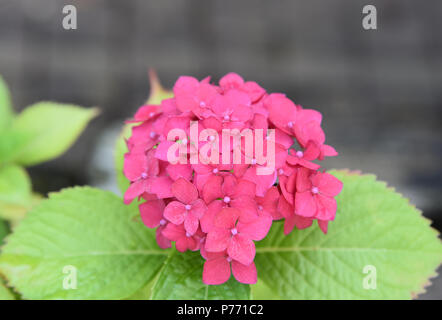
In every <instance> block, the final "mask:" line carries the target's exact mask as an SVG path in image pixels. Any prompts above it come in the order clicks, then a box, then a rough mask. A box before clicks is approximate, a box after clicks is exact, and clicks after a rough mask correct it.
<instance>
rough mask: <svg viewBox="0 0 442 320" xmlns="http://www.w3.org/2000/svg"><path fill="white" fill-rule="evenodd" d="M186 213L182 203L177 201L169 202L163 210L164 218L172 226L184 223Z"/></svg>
mask: <svg viewBox="0 0 442 320" xmlns="http://www.w3.org/2000/svg"><path fill="white" fill-rule="evenodd" d="M186 214H187V211H186V208H185V206H184V204H183V203H181V202H178V201H172V202H170V203H169V204H168V205H167V206H166V208H165V209H164V217H165V218H166V219H167V220H169V221H170V222H172V223H173V224H176V225H180V224H182V223H183V222H184V218H185V217H186Z"/></svg>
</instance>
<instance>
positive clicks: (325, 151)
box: [319, 144, 338, 160]
mask: <svg viewBox="0 0 442 320" xmlns="http://www.w3.org/2000/svg"><path fill="white" fill-rule="evenodd" d="M337 155H338V152H337V151H336V150H335V148H333V147H332V146H329V145H327V144H323V145H322V146H321V154H320V156H319V160H323V159H324V157H335V156H337Z"/></svg>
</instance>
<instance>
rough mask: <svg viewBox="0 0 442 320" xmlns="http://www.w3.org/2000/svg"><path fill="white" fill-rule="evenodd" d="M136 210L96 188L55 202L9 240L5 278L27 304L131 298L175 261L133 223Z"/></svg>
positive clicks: (67, 193) (0, 267)
mask: <svg viewBox="0 0 442 320" xmlns="http://www.w3.org/2000/svg"><path fill="white" fill-rule="evenodd" d="M131 210H132V207H129V206H125V205H124V204H123V201H122V199H120V198H119V197H117V196H116V195H114V194H112V193H110V192H105V191H101V190H97V189H93V188H73V189H66V190H64V191H62V192H60V193H54V194H51V195H50V197H49V199H48V200H44V201H42V202H41V203H40V205H38V206H37V207H35V208H34V209H33V210H31V212H29V214H28V215H27V216H26V217H25V219H23V220H22V222H21V223H20V224H19V225H18V227H17V228H16V229H15V230H14V233H13V234H12V235H11V236H10V237H8V239H7V244H6V245H5V246H4V247H3V253H2V255H1V256H0V272H1V273H2V274H4V275H5V276H6V278H7V279H8V280H9V283H10V284H11V285H12V286H13V287H14V288H16V289H17V291H19V292H20V293H22V294H23V297H24V298H26V299H123V298H126V297H129V296H131V295H133V294H134V293H136V292H137V291H138V290H139V289H141V288H142V287H144V286H145V285H146V284H147V283H149V281H150V280H151V279H153V277H154V276H155V274H156V273H157V272H158V270H159V269H160V268H161V266H162V264H163V262H164V261H165V260H166V257H167V254H168V251H167V250H162V249H160V248H159V247H158V245H157V243H156V241H155V236H154V232H153V231H152V230H150V229H148V228H146V227H145V226H144V225H143V224H142V223H141V222H135V221H133V220H132V219H131V216H133V213H132V212H131ZM74 268H75V269H74ZM64 272H65V273H64ZM75 276H76V280H77V283H76V289H73V287H75V286H74V281H73V279H74V278H75Z"/></svg>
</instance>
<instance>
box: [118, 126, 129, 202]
mask: <svg viewBox="0 0 442 320" xmlns="http://www.w3.org/2000/svg"><path fill="white" fill-rule="evenodd" d="M132 127H133V125H131V124H127V125H125V126H124V127H123V130H122V132H121V134H120V136H119V137H118V139H117V143H116V144H115V171H116V176H117V184H118V188H119V189H120V191H121V194H124V193H125V192H126V190H127V188H129V184H130V183H129V180H128V179H127V178H126V177H125V176H124V174H123V166H124V154H125V153H127V152H128V151H129V150H128V149H127V144H126V139H128V138H129V137H130V135H131V132H132Z"/></svg>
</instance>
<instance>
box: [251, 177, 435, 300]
mask: <svg viewBox="0 0 442 320" xmlns="http://www.w3.org/2000/svg"><path fill="white" fill-rule="evenodd" d="M332 174H334V175H335V176H336V177H338V178H339V179H340V180H342V181H343V183H344V189H343V191H342V193H341V194H340V195H339V196H338V199H337V200H338V212H337V215H336V219H335V221H333V222H331V223H330V224H329V232H328V234H327V235H323V234H322V233H321V231H320V230H319V228H318V226H317V225H316V223H315V224H314V225H313V226H312V227H311V228H308V229H305V230H294V231H293V233H291V234H290V235H288V236H284V234H283V225H282V223H275V224H274V226H273V227H272V229H271V231H270V233H269V234H268V235H267V237H266V238H265V239H264V240H263V241H261V242H258V243H257V249H256V265H257V269H258V276H259V278H260V280H258V281H264V282H265V284H266V285H267V287H268V288H270V289H271V290H272V291H273V292H274V294H276V295H278V296H279V297H281V298H283V299H410V298H412V297H415V296H416V294H418V293H420V292H422V291H423V287H424V286H425V285H427V284H428V279H429V277H432V276H435V270H436V268H437V267H438V266H439V264H440V263H441V261H442V245H441V242H440V240H439V239H438V234H437V232H436V231H435V230H434V229H432V228H430V226H429V225H430V222H429V221H428V220H426V219H424V218H423V217H422V216H421V214H420V212H419V211H418V210H416V209H415V208H414V207H413V206H411V205H410V204H409V202H408V200H407V199H405V198H403V197H402V196H401V195H400V194H398V193H396V192H395V191H394V190H393V189H390V188H387V187H386V185H385V184H384V183H382V182H379V181H376V179H375V177H374V176H372V175H359V174H353V173H349V172H343V171H333V172H332ZM367 266H368V267H367ZM373 267H374V268H376V281H375V282H374V278H373V276H374V273H373V270H374V269H373ZM364 271H365V272H367V273H364ZM367 277H368V278H367ZM364 279H365V280H364ZM364 281H365V282H364ZM374 284H376V288H375V289H373V288H374ZM274 294H273V293H271V294H270V296H269V297H270V298H271V297H273V296H274ZM259 296H260V298H264V297H263V295H262V292H260V293H259Z"/></svg>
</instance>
